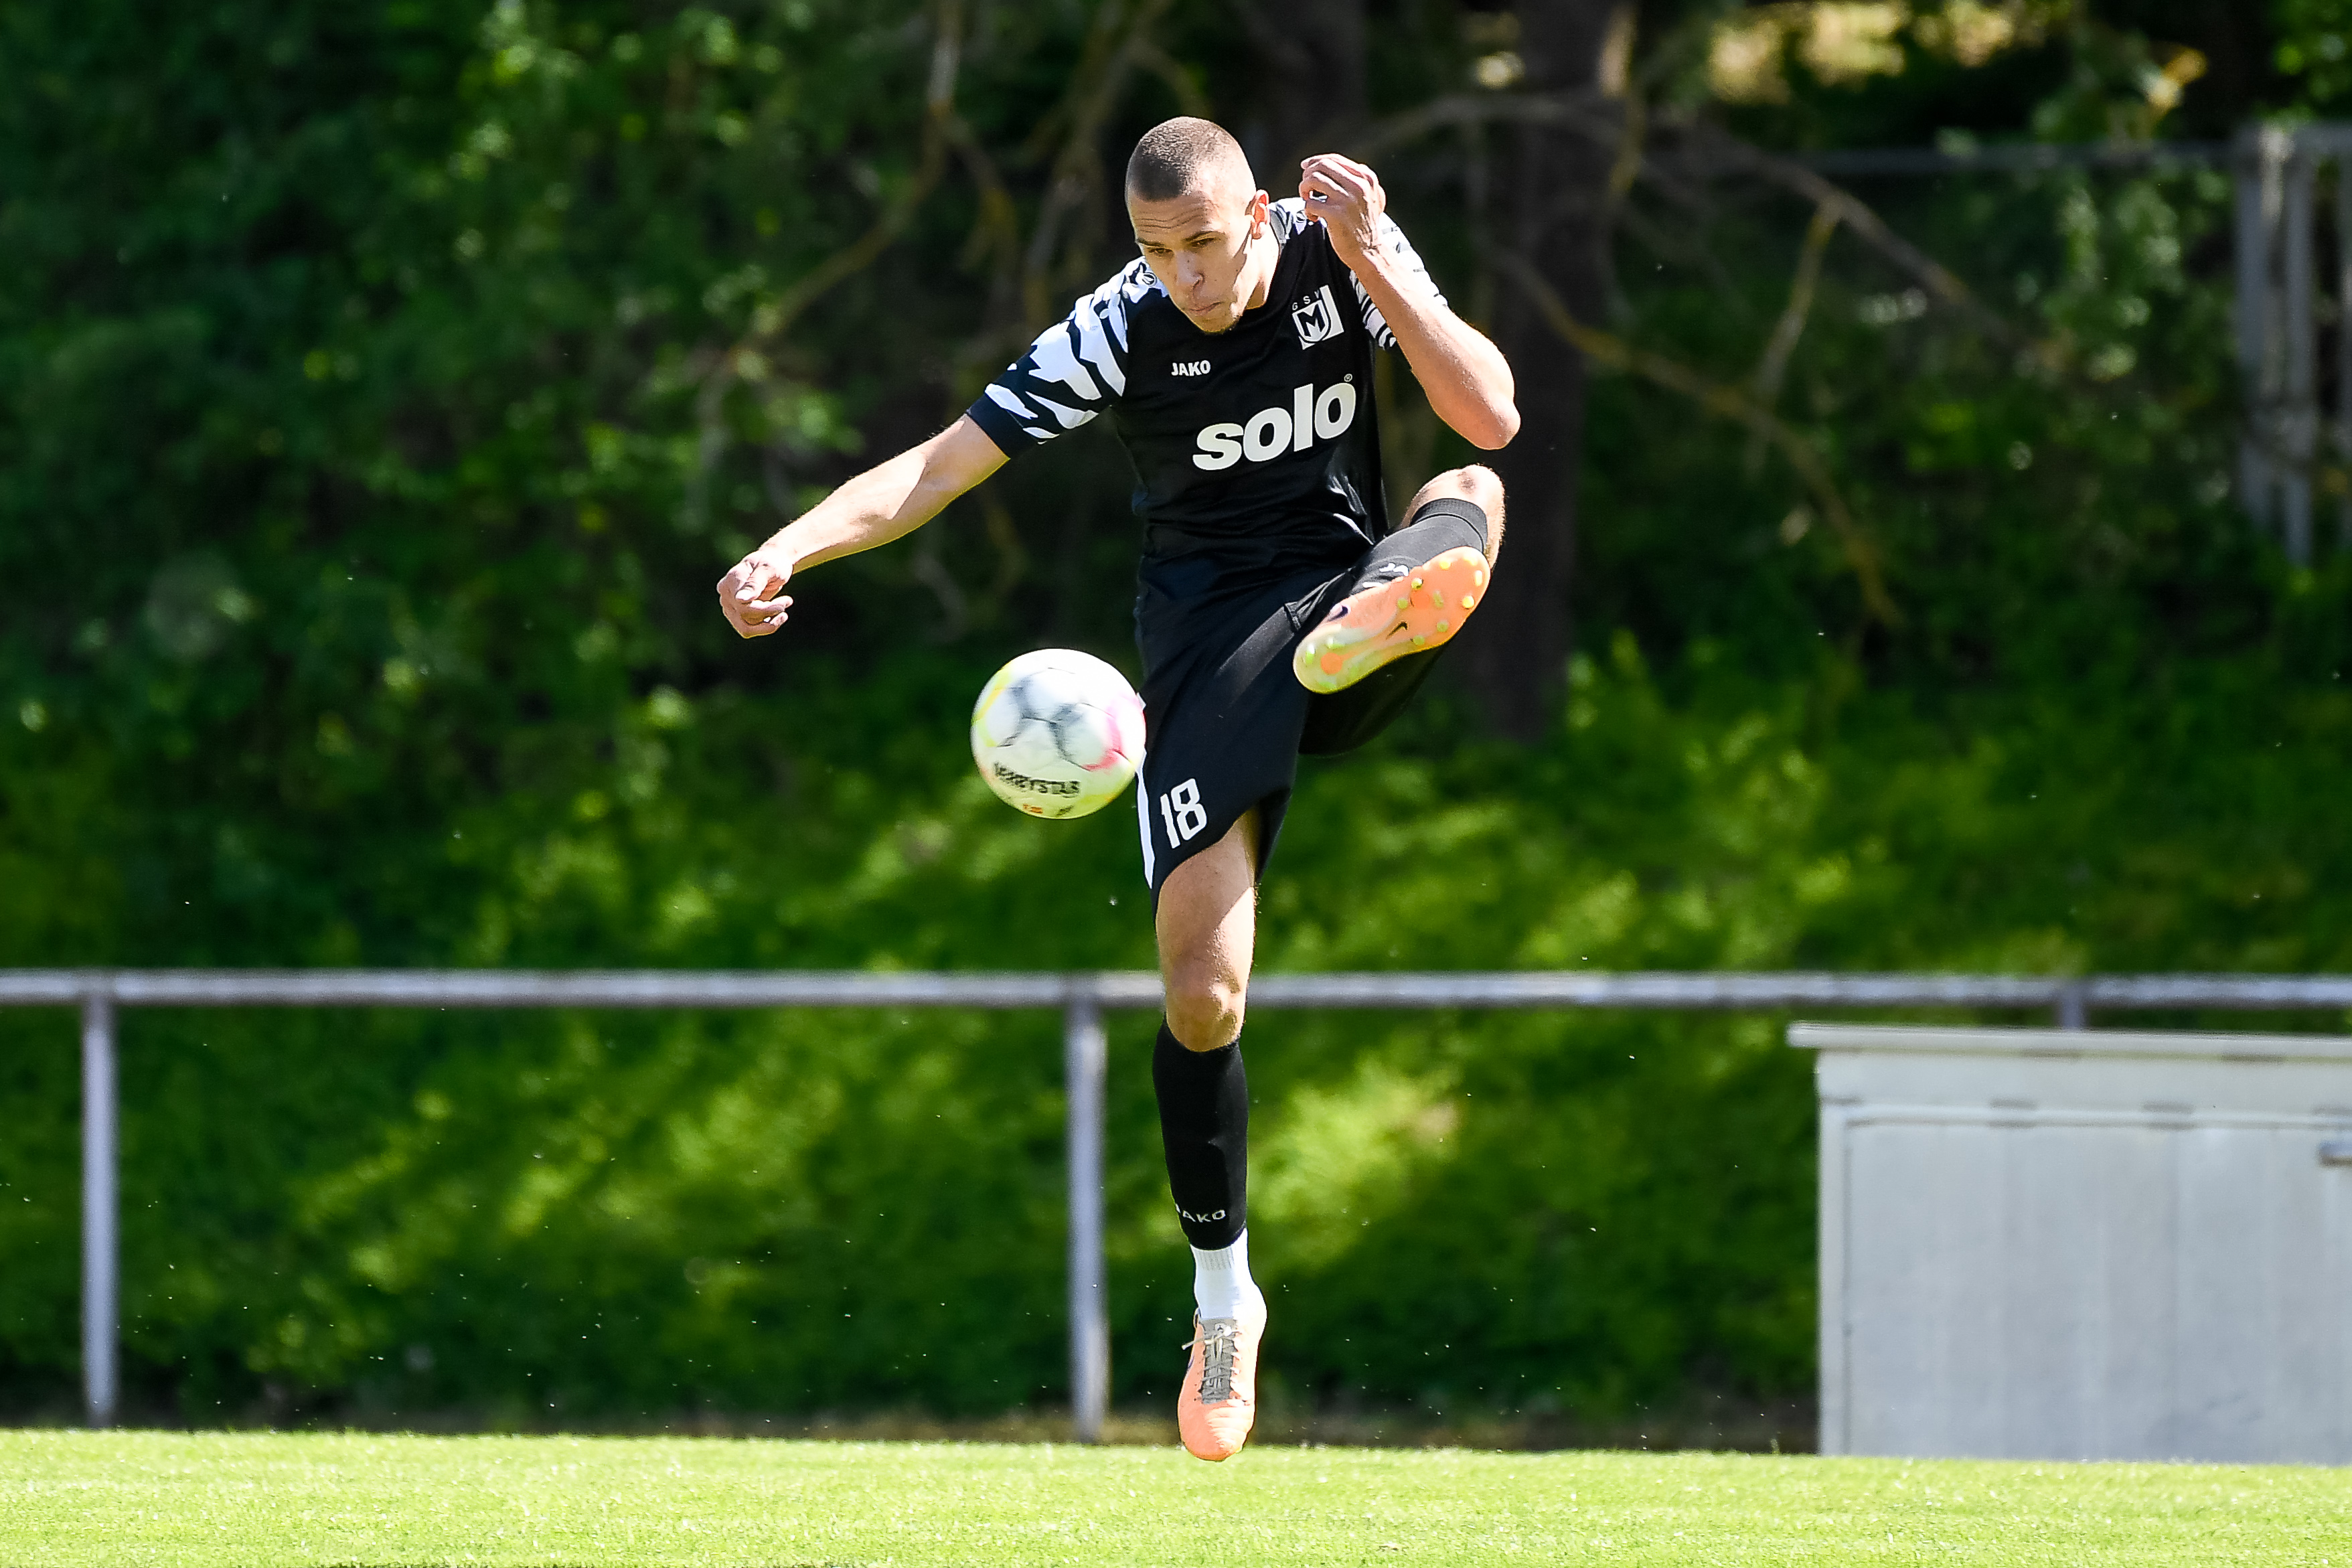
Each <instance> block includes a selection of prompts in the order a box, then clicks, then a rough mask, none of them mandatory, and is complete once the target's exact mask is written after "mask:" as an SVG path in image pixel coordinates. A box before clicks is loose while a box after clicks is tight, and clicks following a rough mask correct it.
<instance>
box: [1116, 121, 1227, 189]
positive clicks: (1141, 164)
mask: <svg viewBox="0 0 2352 1568" xmlns="http://www.w3.org/2000/svg"><path fill="white" fill-rule="evenodd" d="M1228 183H1230V184H1234V185H1237V186H1239V188H1240V189H1241V190H1242V191H1243V192H1244V193H1246V192H1248V191H1250V190H1251V189H1253V188H1254V187H1255V185H1256V184H1257V181H1256V179H1255V176H1253V175H1252V174H1250V166H1249V159H1248V158H1247V157H1246V156H1244V154H1243V153H1242V144H1241V143H1240V142H1236V141H1234V139H1233V136H1232V134H1231V133H1230V132H1227V131H1226V130H1225V128H1224V127H1223V126H1222V125H1219V124H1217V123H1216V122H1215V121H1208V120H1195V119H1193V118H1192V116H1191V115H1189V114H1188V115H1179V116H1178V117H1177V118H1176V119H1174V120H1163V121H1160V123H1159V124H1157V125H1155V126H1153V127H1152V128H1151V129H1150V130H1149V131H1147V132H1144V133H1143V139H1142V140H1141V141H1139V142H1137V143H1136V144H1135V152H1134V153H1133V155H1132V156H1130V157H1129V159H1128V161H1127V194H1128V196H1129V199H1131V200H1141V201H1147V202H1165V201H1172V200H1173V199H1175V198H1176V197H1178V196H1181V195H1188V194H1190V193H1192V192H1194V191H1206V190H1214V189H1218V188H1221V187H1222V186H1223V185H1225V184H1228Z"/></svg>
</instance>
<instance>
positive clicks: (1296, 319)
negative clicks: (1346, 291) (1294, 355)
mask: <svg viewBox="0 0 2352 1568" xmlns="http://www.w3.org/2000/svg"><path fill="white" fill-rule="evenodd" d="M1290 324H1291V325H1292V326H1294V327H1296V328H1297V329H1298V346H1299V347H1300V348H1302V349H1306V348H1313V347H1314V346H1315V345H1316V344H1317V343H1319V342H1323V341H1324V340H1325V339H1327V338H1336V337H1338V336H1339V334H1340V333H1341V332H1344V331H1347V330H1348V323H1347V320H1346V319H1345V318H1344V317H1342V316H1341V315H1340V314H1339V303H1338V301H1336V300H1333V299H1332V298H1331V285H1329V284H1328V283H1326V284H1324V285H1323V287H1322V288H1320V289H1317V290H1316V291H1315V292H1314V293H1312V294H1309V295H1308V296H1307V298H1306V299H1304V300H1300V301H1298V303H1297V304H1296V305H1293V306H1292V307H1291V308H1290Z"/></svg>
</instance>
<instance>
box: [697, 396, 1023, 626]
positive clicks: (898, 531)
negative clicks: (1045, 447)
mask: <svg viewBox="0 0 2352 1568" xmlns="http://www.w3.org/2000/svg"><path fill="white" fill-rule="evenodd" d="M1003 466H1004V454H1003V452H1002V451H1000V450H998V448H997V445H996V443H995V442H993V441H992V440H990V439H989V438H988V435H987V433H986V432H985V431H983V430H982V429H981V427H980V426H978V425H976V424H974V423H973V422H972V419H971V416H970V415H965V416H963V417H961V418H960V419H958V420H957V421H956V422H955V423H954V424H952V425H950V426H948V427H947V428H946V429H944V430H942V431H940V433H939V434H938V435H936V436H934V437H931V438H930V439H929V440H928V441H926V442H924V443H923V444H922V445H921V446H919V447H909V448H908V449H907V450H906V451H904V452H901V453H899V454H898V456H897V457H895V458H891V459H890V460H889V461H888V462H887V463H883V464H880V465H878V466H877V467H875V468H868V469H866V471H865V472H864V473H862V474H860V475H858V476H857V477H856V479H851V480H849V481H848V482H847V483H845V484H844V485H843V486H842V487H841V488H840V489H837V490H835V491H834V492H833V493H832V494H831V495H829V496H827V497H825V498H824V500H821V501H819V502H817V503H816V505H814V506H813V507H811V508H809V510H807V511H805V512H803V513H802V514H801V515H800V516H799V517H798V518H795V519H794V520H793V521H791V522H788V523H786V524H785V525H784V526H783V527H782V528H780V529H778V530H777V531H775V532H774V533H773V534H772V535H771V536H770V538H769V540H768V542H766V543H765V544H762V545H761V546H760V548H759V549H757V550H754V551H753V552H751V554H749V555H746V556H745V557H743V559H742V560H740V561H738V562H737V563H735V564H734V566H733V568H732V569H730V571H729V572H728V574H727V575H726V576H724V577H721V578H720V579H719V610H720V612H721V613H722V614H724V615H725V616H726V617H727V624H728V625H729V626H733V627H734V628H735V635H736V636H738V637H766V636H767V635H768V634H769V633H771V632H772V631H774V630H775V629H776V628H777V627H778V626H782V625H783V624H784V620H785V612H786V611H788V610H789V609H791V608H792V604H793V602H792V600H790V599H789V598H786V597H785V596H784V594H783V587H784V584H786V583H788V582H790V581H792V576H793V573H794V572H797V571H799V570H800V569H801V568H802V567H803V566H817V565H822V564H823V563H825V562H827V561H834V560H838V559H839V558H840V557H842V556H844V555H855V554H856V553H857V552H859V551H861V550H871V549H873V548H874V547H875V546H876V545H877V544H887V543H889V542H891V541H892V540H894V539H897V538H898V537H900V536H901V535H903V534H908V533H912V532H914V531H915V530H917V529H919V528H920V527H922V526H923V524H925V523H927V522H929V521H931V519H933V518H935V517H937V516H938V515H939V514H940V511H941V510H943V509H944V508H945V507H946V506H947V504H948V503H949V502H950V501H951V500H955V499H956V497H958V496H960V495H961V494H963V493H964V491H966V490H968V489H971V488H972V487H973V486H974V485H977V484H979V483H980V482H981V480H982V479H986V478H988V476H989V475H991V474H992V473H994V472H996V470H997V469H999V468H1003Z"/></svg>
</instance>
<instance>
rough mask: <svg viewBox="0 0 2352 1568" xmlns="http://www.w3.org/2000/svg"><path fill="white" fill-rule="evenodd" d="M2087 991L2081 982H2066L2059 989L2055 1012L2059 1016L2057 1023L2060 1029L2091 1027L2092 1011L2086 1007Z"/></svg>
mask: <svg viewBox="0 0 2352 1568" xmlns="http://www.w3.org/2000/svg"><path fill="white" fill-rule="evenodd" d="M2087 989H2088V987H2086V986H2085V985H2084V984H2083V983H2082V982H2081V981H2079V980H2069V981H2066V982H2065V983H2063V984H2061V985H2060V986H2059V987H2058V1005H2057V1006H2056V1007H2055V1008H2054V1009H2053V1011H2054V1012H2055V1013H2056V1014H2057V1019H2056V1022H2057V1025H2058V1026H2059V1027H2060V1028H2062V1029H2087V1028H2089V1027H2090V1026H2091V1021H2090V1017H2089V1013H2090V1009H2089V1007H2088V1006H2087V1005H2086V1003H2087V1001H2088V998H2087V997H2086V996H2085V994H2084V993H2085V991H2086V990H2087Z"/></svg>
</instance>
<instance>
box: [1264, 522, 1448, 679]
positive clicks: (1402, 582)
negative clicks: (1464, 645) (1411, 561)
mask: <svg viewBox="0 0 2352 1568" xmlns="http://www.w3.org/2000/svg"><path fill="white" fill-rule="evenodd" d="M1488 575H1489V569H1488V567H1487V565H1486V556H1484V555H1482V554H1480V553H1479V552H1477V551H1475V550H1473V549H1471V548H1470V547H1469V546H1468V545H1459V546H1456V547H1455V548H1454V549H1452V550H1449V551H1446V552H1444V554H1442V555H1440V556H1438V557H1437V558H1436V559H1435V560H1433V561H1432V562H1431V563H1429V564H1428V565H1426V566H1419V567H1415V568H1414V569H1413V570H1412V571H1410V572H1405V573H1402V574H1398V575H1397V576H1395V577H1392V578H1391V579H1389V580H1388V581H1387V582H1385V583H1375V584H1371V585H1370V586H1369V587H1364V588H1359V589H1357V590H1356V592H1354V593H1353V594H1350V595H1348V596H1347V597H1346V598H1345V599H1342V600H1340V601H1339V604H1337V605H1333V606H1332V608H1331V613H1330V614H1329V615H1328V616H1325V617H1324V618H1323V624H1322V625H1321V626H1317V627H1316V628H1315V629H1314V630H1313V631H1310V632H1308V633H1307V636H1306V637H1305V638H1303V639H1302V640H1301V641H1300V642H1299V645H1298V651H1297V653H1296V654H1294V655H1292V656H1291V661H1290V668H1291V669H1292V670H1293V672H1295V673H1296V674H1297V677H1298V684H1300V685H1301V686H1304V687H1305V688H1307V690H1309V691H1319V692H1326V693H1328V692H1333V691H1344V690H1346V689H1348V688H1349V687H1350V686H1353V685H1354V684H1356V682H1358V681H1359V680H1361V679H1364V677H1366V676H1368V675H1370V674H1371V673H1372V671H1374V670H1376V669H1378V668H1381V666H1382V665H1386V664H1391V663H1393V662H1394V661H1395V660H1397V659H1400V658H1403V657H1404V656H1405V655H1407V654H1412V653H1427V652H1428V651H1429V650H1430V649H1432V648H1435V647H1444V645H1445V643H1446V642H1447V641H1448V640H1449V639H1450V638H1451V637H1453V636H1454V633H1455V632H1457V631H1460V630H1461V629H1462V623H1463V622H1465V621H1466V620H1468V619H1469V618H1470V612H1471V611H1473V610H1475V609H1476V608H1477V607H1478V601H1479V600H1481V599H1483V598H1485V597H1486V579H1487V577H1488Z"/></svg>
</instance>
